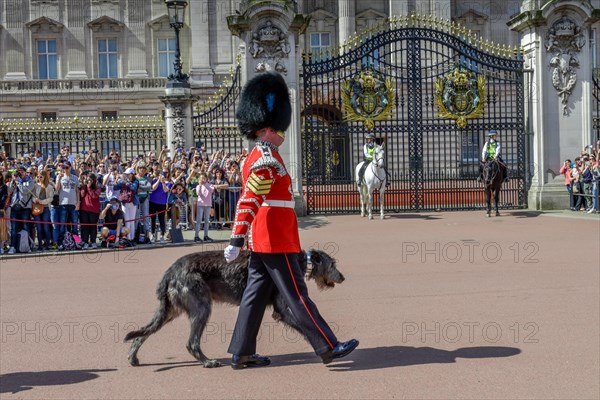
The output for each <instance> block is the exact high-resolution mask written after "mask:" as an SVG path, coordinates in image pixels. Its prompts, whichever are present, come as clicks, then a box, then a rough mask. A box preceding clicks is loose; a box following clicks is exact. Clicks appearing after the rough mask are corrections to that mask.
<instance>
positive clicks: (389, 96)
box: [342, 68, 394, 130]
mask: <svg viewBox="0 0 600 400" xmlns="http://www.w3.org/2000/svg"><path fill="white" fill-rule="evenodd" d="M342 103H343V108H344V114H345V116H344V120H345V121H351V122H352V121H362V123H363V124H364V125H365V127H366V128H367V129H369V130H371V129H373V128H374V127H375V123H374V121H381V120H384V119H388V118H389V117H390V115H391V114H392V107H393V103H394V90H393V83H392V80H391V79H390V78H387V79H386V78H384V76H383V75H382V74H381V73H379V72H378V71H375V70H373V69H371V68H365V69H363V70H362V71H361V72H359V73H358V74H356V75H355V76H354V77H352V78H351V79H348V80H347V81H344V82H343V83H342Z"/></svg>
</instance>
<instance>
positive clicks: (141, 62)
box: [125, 0, 152, 78]
mask: <svg viewBox="0 0 600 400" xmlns="http://www.w3.org/2000/svg"><path fill="white" fill-rule="evenodd" d="M128 7H129V12H128V13H127V15H128V18H129V20H128V28H129V29H128V30H125V32H126V34H125V38H126V40H127V71H126V77H127V78H147V77H148V69H147V64H146V21H147V19H146V15H150V14H151V11H150V2H149V1H147V0H129V3H128ZM151 46H152V44H151Z"/></svg>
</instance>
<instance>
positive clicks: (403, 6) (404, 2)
mask: <svg viewBox="0 0 600 400" xmlns="http://www.w3.org/2000/svg"><path fill="white" fill-rule="evenodd" d="M389 2H390V3H389V4H390V17H392V18H393V17H401V16H404V15H407V14H408V0H389Z"/></svg>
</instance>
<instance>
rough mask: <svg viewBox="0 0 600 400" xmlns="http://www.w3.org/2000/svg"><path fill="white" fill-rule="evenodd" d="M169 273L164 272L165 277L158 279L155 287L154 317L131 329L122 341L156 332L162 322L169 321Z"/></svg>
mask: <svg viewBox="0 0 600 400" xmlns="http://www.w3.org/2000/svg"><path fill="white" fill-rule="evenodd" d="M169 278H170V274H166V275H165V277H164V278H163V279H162V280H161V281H160V284H159V285H158V288H157V289H156V295H157V297H158V301H159V306H158V310H156V312H155V313H154V317H153V318H152V321H150V323H149V324H148V325H146V326H144V327H142V328H140V329H139V330H137V331H131V332H129V333H127V335H125V339H124V340H123V341H125V342H127V341H130V340H132V339H135V338H138V337H145V336H148V335H152V334H153V333H155V332H157V331H158V330H159V329H160V328H161V327H162V326H163V325H164V324H166V323H167V322H169V319H170V314H171V311H172V310H171V308H172V304H171V301H170V300H169V295H168V290H169V281H170V279H169Z"/></svg>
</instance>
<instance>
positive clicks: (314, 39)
mask: <svg viewBox="0 0 600 400" xmlns="http://www.w3.org/2000/svg"><path fill="white" fill-rule="evenodd" d="M327 50H331V35H330V34H329V33H311V34H310V52H311V53H312V56H313V60H316V61H321V57H320V56H319V54H327ZM325 58H326V56H324V57H323V59H325Z"/></svg>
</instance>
